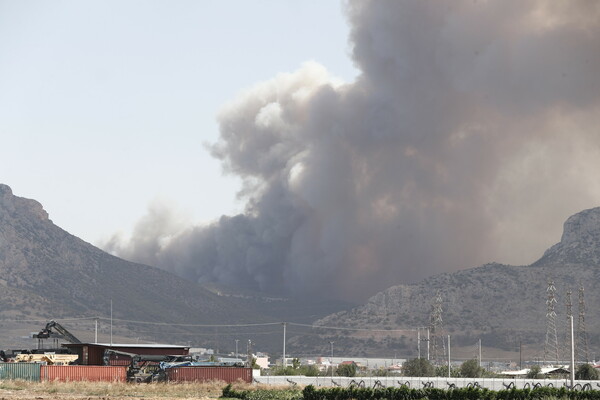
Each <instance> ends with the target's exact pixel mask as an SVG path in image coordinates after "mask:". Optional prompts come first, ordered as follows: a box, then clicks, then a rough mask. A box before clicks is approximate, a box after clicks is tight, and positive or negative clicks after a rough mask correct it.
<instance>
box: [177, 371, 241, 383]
mask: <svg viewBox="0 0 600 400" xmlns="http://www.w3.org/2000/svg"><path fill="white" fill-rule="evenodd" d="M167 377H168V380H169V381H172V382H206V381H224V382H227V383H234V382H237V381H239V380H241V381H243V382H247V383H251V382H252V369H251V368H231V367H176V368H169V369H167Z"/></svg>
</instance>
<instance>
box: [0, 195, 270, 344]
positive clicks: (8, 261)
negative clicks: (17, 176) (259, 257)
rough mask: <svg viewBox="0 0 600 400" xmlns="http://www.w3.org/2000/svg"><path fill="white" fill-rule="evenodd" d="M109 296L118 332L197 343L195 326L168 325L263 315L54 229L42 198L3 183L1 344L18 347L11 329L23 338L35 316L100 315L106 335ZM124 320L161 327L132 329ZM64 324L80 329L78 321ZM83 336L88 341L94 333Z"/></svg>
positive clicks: (0, 197) (0, 207) (251, 318)
mask: <svg viewBox="0 0 600 400" xmlns="http://www.w3.org/2000/svg"><path fill="white" fill-rule="evenodd" d="M111 300H112V304H113V310H114V311H113V318H114V321H115V322H114V324H115V334H119V335H121V336H122V337H123V336H128V337H132V336H133V337H137V338H140V337H141V338H142V339H147V340H155V341H156V340H159V341H168V340H171V342H177V343H181V342H182V341H183V342H194V343H195V342H196V341H198V340H200V339H202V338H201V337H199V336H196V337H194V336H193V335H190V330H193V329H197V328H192V327H187V328H186V327H185V326H179V325H170V324H224V323H244V322H246V323H247V322H260V321H265V320H266V317H264V316H263V315H259V314H257V313H256V312H254V311H253V310H251V309H248V308H245V307H244V305H243V304H242V303H241V302H239V301H231V299H229V298H226V297H223V296H218V295H216V294H214V293H213V292H211V291H209V290H206V289H203V288H201V287H200V286H198V285H196V284H194V283H192V282H189V281H186V280H184V279H181V278H179V277H176V276H175V275H172V274H170V273H167V272H165V271H162V270H160V269H157V268H153V267H149V266H146V265H141V264H136V263H132V262H128V261H125V260H122V259H119V258H117V257H114V256H112V255H110V254H108V253H106V252H104V251H102V250H100V249H98V248H96V247H94V246H92V245H91V244H89V243H86V242H84V241H83V240H81V239H79V238H77V237H75V236H73V235H71V234H69V233H68V232H66V231H64V230H62V229H61V228H59V227H58V226H56V225H55V224H54V223H53V222H52V221H51V220H50V219H49V218H48V214H47V213H46V211H44V209H43V207H42V205H41V204H40V203H38V202H37V201H35V200H30V199H25V198H21V197H17V196H14V195H13V193H12V191H11V189H10V188H9V187H8V186H6V185H1V184H0V319H1V320H2V323H0V334H1V333H3V331H4V333H5V334H4V335H3V336H2V337H3V339H2V340H1V342H2V343H0V346H2V347H7V346H9V345H12V346H15V345H17V344H18V343H17V342H18V339H19V335H18V334H15V332H16V331H15V330H17V331H19V330H20V333H21V335H23V334H25V335H26V334H28V333H29V332H31V331H36V329H37V330H39V329H40V328H41V327H42V326H43V324H42V323H41V322H39V321H34V320H41V321H44V320H49V319H56V320H59V321H60V320H61V319H63V318H76V317H82V318H83V317H90V316H92V317H93V316H99V317H104V318H105V319H104V322H103V324H102V325H103V330H104V332H106V330H107V323H106V318H108V317H109V315H110V309H111ZM123 320H127V321H147V322H152V321H156V322H160V323H164V325H159V326H156V325H146V326H143V325H139V324H138V325H136V326H133V323H130V322H125V321H123ZM27 321H31V322H30V323H29V324H27ZM117 321H119V322H117ZM68 324H69V326H71V327H73V328H74V330H75V331H77V330H79V331H81V329H83V322H80V323H79V322H76V321H75V322H70V323H68ZM89 326H90V323H89V321H88V324H87V327H88V328H89ZM142 327H143V328H142ZM88 328H85V329H88ZM88 330H89V329H88ZM213 330H214V329H213ZM213 330H211V332H212V331H213ZM9 331H10V332H9ZM186 332H187V333H186ZM81 334H82V335H84V336H86V333H81ZM186 334H187V336H185V335H186ZM83 339H87V340H90V339H91V333H90V332H88V333H87V336H86V337H84V338H83ZM104 340H106V335H104ZM22 345H25V344H22ZM196 345H198V344H197V343H196ZM2 347H0V348H2Z"/></svg>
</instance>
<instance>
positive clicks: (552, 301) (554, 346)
mask: <svg viewBox="0 0 600 400" xmlns="http://www.w3.org/2000/svg"><path fill="white" fill-rule="evenodd" d="M546 293H547V294H548V298H547V299H546V306H547V308H546V343H545V345H544V364H546V365H548V364H553V365H556V364H558V361H559V356H558V337H557V335H556V311H555V310H554V307H555V306H556V288H555V287H554V282H553V281H552V280H549V281H548V289H546Z"/></svg>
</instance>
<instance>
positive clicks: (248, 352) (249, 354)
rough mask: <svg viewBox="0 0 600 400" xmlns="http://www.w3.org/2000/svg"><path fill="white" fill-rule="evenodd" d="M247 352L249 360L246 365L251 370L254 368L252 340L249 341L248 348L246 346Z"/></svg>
mask: <svg viewBox="0 0 600 400" xmlns="http://www.w3.org/2000/svg"><path fill="white" fill-rule="evenodd" d="M246 352H247V354H248V355H247V356H246V357H247V360H246V364H247V365H248V367H249V368H252V341H251V340H250V339H248V346H246Z"/></svg>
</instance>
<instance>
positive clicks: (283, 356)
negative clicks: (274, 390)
mask: <svg viewBox="0 0 600 400" xmlns="http://www.w3.org/2000/svg"><path fill="white" fill-rule="evenodd" d="M286 325H287V324H286V323H285V322H284V323H283V355H282V356H281V365H282V366H283V368H285V367H286V366H287V364H286V362H285V327H286Z"/></svg>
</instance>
